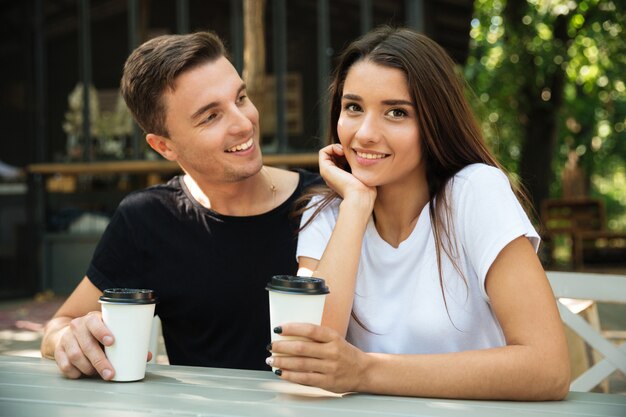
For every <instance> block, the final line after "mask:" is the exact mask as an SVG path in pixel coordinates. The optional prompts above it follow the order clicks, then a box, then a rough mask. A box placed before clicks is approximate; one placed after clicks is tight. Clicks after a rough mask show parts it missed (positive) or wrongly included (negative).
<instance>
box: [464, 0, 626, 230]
mask: <svg viewBox="0 0 626 417" xmlns="http://www.w3.org/2000/svg"><path fill="white" fill-rule="evenodd" d="M625 19H626V0H608V1H607V0H476V2H475V12H474V19H473V21H472V29H471V53H470V58H469V59H468V62H467V65H466V66H465V69H464V70H465V76H466V78H467V79H468V82H469V84H470V86H471V87H472V89H473V90H474V92H475V93H476V96H477V98H478V100H477V101H478V103H479V106H478V112H479V115H481V116H482V120H484V121H485V122H484V130H485V132H486V134H487V138H488V140H489V141H490V144H491V146H492V149H494V151H495V152H496V153H497V154H498V157H499V159H500V160H501V161H502V162H503V164H504V165H505V166H506V167H507V168H508V169H509V170H511V171H512V172H515V173H518V174H520V175H521V177H522V178H524V180H525V181H524V183H525V185H526V187H527V188H528V190H529V194H530V196H531V198H532V199H533V201H534V202H535V205H538V203H539V202H540V201H541V200H542V199H544V198H547V197H559V196H561V184H562V183H561V175H562V172H563V169H564V167H565V164H566V162H567V160H568V156H569V157H570V159H571V158H572V156H574V157H575V156H577V157H578V164H579V166H580V168H581V169H582V172H583V176H584V178H585V180H584V182H585V185H586V186H587V190H588V194H589V195H591V196H600V197H602V199H603V200H604V201H605V202H606V205H607V212H608V218H609V224H608V226H609V228H611V229H614V230H626V210H625V207H626V167H625V166H626V33H625V30H626V20H625Z"/></svg>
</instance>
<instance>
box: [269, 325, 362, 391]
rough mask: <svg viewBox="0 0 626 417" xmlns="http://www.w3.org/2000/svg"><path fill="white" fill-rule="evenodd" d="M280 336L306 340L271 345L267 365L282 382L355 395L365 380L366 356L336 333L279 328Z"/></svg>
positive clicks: (308, 327) (325, 329) (317, 328)
mask: <svg viewBox="0 0 626 417" xmlns="http://www.w3.org/2000/svg"><path fill="white" fill-rule="evenodd" d="M281 330H282V331H281V332H280V334H281V335H282V336H298V337H304V338H307V339H309V341H303V340H281V341H274V342H272V346H271V350H272V353H279V354H283V355H287V356H272V357H271V358H268V365H270V366H273V367H275V368H278V370H277V371H276V374H277V375H280V377H281V378H282V379H285V380H288V381H291V382H295V383H298V384H302V385H310V386H314V387H319V388H323V389H325V390H328V391H332V392H350V391H358V390H359V383H360V382H361V381H363V380H364V378H365V366H366V360H367V355H366V354H365V353H363V352H362V351H360V350H359V349H357V348H356V347H354V346H352V345H351V344H349V343H348V342H346V341H345V339H344V338H343V337H341V336H340V335H339V334H338V333H337V332H336V331H334V330H332V329H330V328H328V327H322V326H316V325H313V324H306V323H289V324H285V325H283V326H281Z"/></svg>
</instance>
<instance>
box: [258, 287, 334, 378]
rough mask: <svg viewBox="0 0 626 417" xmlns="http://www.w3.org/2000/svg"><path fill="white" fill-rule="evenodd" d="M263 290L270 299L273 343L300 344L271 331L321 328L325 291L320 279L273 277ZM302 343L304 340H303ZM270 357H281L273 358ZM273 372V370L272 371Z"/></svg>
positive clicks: (326, 292) (326, 289) (326, 288)
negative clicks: (297, 325) (303, 325)
mask: <svg viewBox="0 0 626 417" xmlns="http://www.w3.org/2000/svg"><path fill="white" fill-rule="evenodd" d="M265 289H266V290H267V291H268V293H269V299H270V334H271V340H272V342H274V341H276V340H294V339H295V340H303V339H304V338H300V337H293V336H282V335H280V334H276V333H274V331H273V330H274V328H275V327H277V326H280V325H281V324H284V323H311V324H317V325H319V324H321V322H322V314H323V313H324V302H325V301H326V295H328V293H329V291H328V287H327V286H326V283H325V281H324V280H323V279H321V278H314V277H297V276H291V275H275V276H273V277H272V280H271V281H270V282H269V283H268V284H267V286H266V287H265ZM304 340H306V339H304ZM273 356H282V355H279V354H275V353H274V354H273ZM272 370H276V368H272Z"/></svg>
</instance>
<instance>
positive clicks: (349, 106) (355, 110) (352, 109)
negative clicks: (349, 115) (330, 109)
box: [344, 103, 361, 112]
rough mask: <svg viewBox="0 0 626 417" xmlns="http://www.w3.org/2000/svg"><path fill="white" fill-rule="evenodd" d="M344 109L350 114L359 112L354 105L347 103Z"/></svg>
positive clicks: (357, 107) (358, 107) (359, 108)
mask: <svg viewBox="0 0 626 417" xmlns="http://www.w3.org/2000/svg"><path fill="white" fill-rule="evenodd" d="M344 109H346V110H347V111H350V112H358V111H361V107H360V106H359V105H358V104H355V103H348V104H346V105H345V106H344Z"/></svg>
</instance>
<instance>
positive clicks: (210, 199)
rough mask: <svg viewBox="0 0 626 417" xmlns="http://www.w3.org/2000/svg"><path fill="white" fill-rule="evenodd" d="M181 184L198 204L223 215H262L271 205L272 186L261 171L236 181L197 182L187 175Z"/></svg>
mask: <svg viewBox="0 0 626 417" xmlns="http://www.w3.org/2000/svg"><path fill="white" fill-rule="evenodd" d="M184 181H185V185H186V186H187V188H188V189H189V191H190V193H191V195H192V197H193V198H194V199H195V200H196V201H197V202H198V203H200V204H201V205H202V206H204V207H206V208H210V209H211V210H213V211H216V212H218V213H220V214H224V215H227V216H253V215H257V214H262V213H265V212H267V211H269V210H271V209H272V208H273V205H274V200H275V192H276V191H275V186H274V185H273V183H272V181H271V177H268V176H267V173H265V172H264V169H262V170H260V171H259V172H257V173H256V174H254V175H253V176H251V177H249V178H246V179H244V180H241V181H237V182H228V183H209V182H201V181H196V180H195V179H194V178H193V177H191V176H190V175H189V174H186V175H185V176H184Z"/></svg>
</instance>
